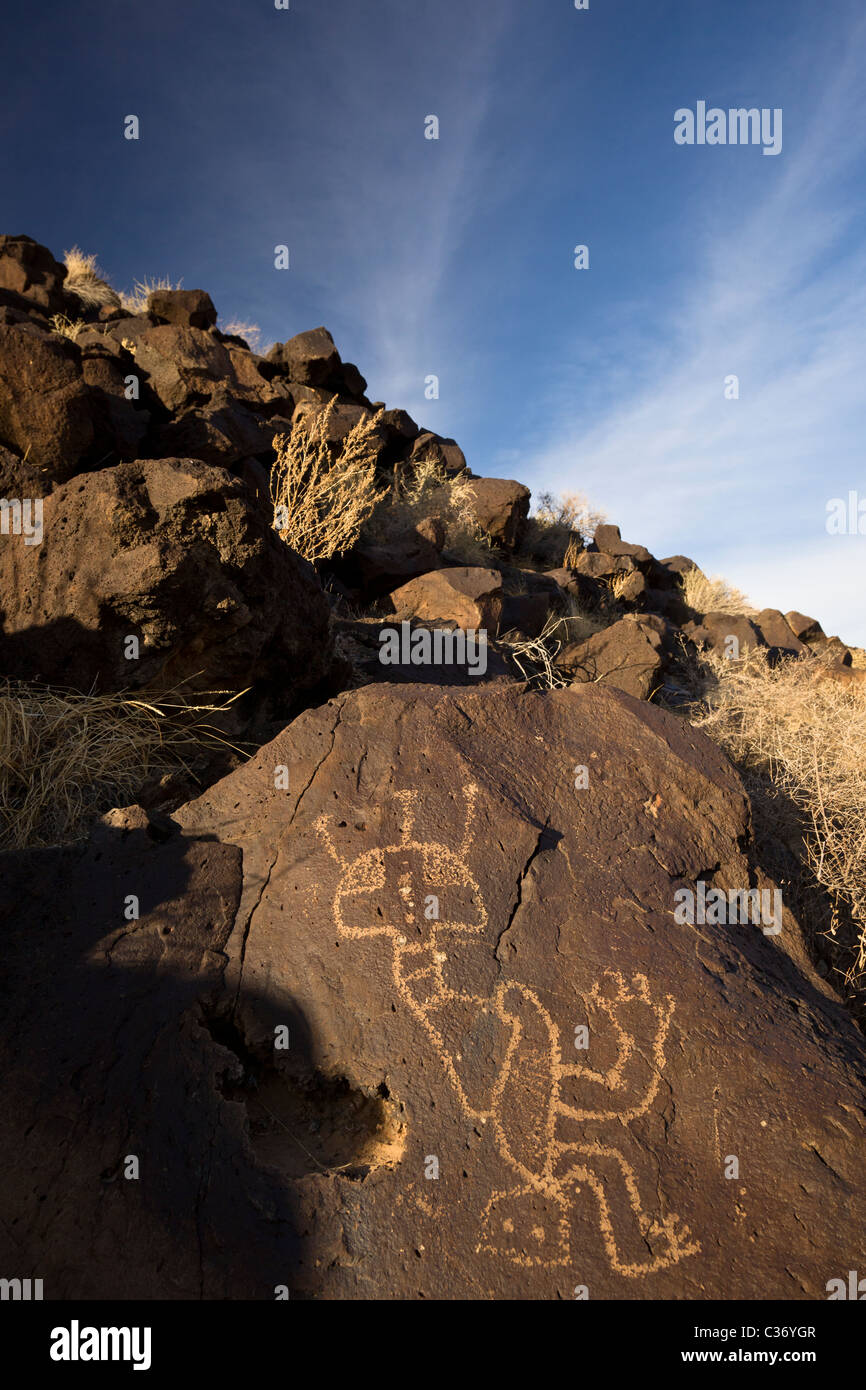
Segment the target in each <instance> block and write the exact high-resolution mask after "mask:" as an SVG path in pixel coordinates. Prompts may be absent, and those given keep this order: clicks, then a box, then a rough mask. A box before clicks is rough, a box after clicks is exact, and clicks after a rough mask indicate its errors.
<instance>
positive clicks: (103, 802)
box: [0, 681, 237, 849]
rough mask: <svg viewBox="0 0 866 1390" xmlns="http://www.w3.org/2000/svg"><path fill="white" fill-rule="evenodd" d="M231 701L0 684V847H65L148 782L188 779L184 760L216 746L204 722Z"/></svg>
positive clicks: (222, 743) (216, 737)
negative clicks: (176, 776) (165, 776)
mask: <svg viewBox="0 0 866 1390" xmlns="http://www.w3.org/2000/svg"><path fill="white" fill-rule="evenodd" d="M211 693H212V694H217V693H220V694H224V693H225V692H211ZM234 698H237V697H236V696H234V697H230V698H228V699H226V700H225V701H224V702H223V703H216V704H210V703H209V704H195V705H190V704H186V703H185V702H183V701H180V700H178V699H177V698H172V697H171V696H168V697H156V696H154V697H150V698H148V697H147V696H144V695H142V696H141V697H140V698H133V697H132V696H131V695H128V694H126V695H124V694H119V695H79V694H75V693H73V692H67V691H64V690H59V689H57V688H48V687H45V686H37V685H27V684H24V683H23V682H12V681H7V682H5V683H4V684H3V685H0V849H23V848H28V847H35V846H40V845H42V846H44V845H57V844H69V843H71V842H73V841H74V840H76V839H79V838H81V837H82V836H83V835H85V834H86V832H87V828H88V825H89V823H90V822H91V821H92V820H93V818H94V817H95V816H97V815H99V814H100V813H101V812H104V811H107V810H109V809H110V808H111V807H112V806H117V805H121V806H122V805H128V804H129V803H130V802H131V801H133V800H134V799H135V798H136V796H137V795H138V793H139V792H140V791H141V788H142V787H143V786H144V784H145V783H146V782H147V781H148V780H149V779H150V778H151V777H154V776H157V775H159V774H161V773H164V772H170V771H172V770H177V769H178V768H185V769H187V771H188V770H189V769H188V766H187V762H186V759H187V757H190V756H193V755H194V754H196V753H197V752H199V751H201V750H202V749H203V748H204V747H206V746H208V747H213V748H216V747H218V746H226V740H225V739H224V738H223V737H222V736H221V735H220V734H219V732H218V731H217V730H216V729H215V728H213V727H212V726H211V725H210V724H208V723H207V722H205V720H206V716H207V715H209V714H211V713H214V712H218V711H221V710H224V709H226V708H227V707H228V705H229V704H231V702H232V699H234Z"/></svg>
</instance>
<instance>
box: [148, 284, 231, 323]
mask: <svg viewBox="0 0 866 1390" xmlns="http://www.w3.org/2000/svg"><path fill="white" fill-rule="evenodd" d="M147 312H148V314H149V315H150V317H151V318H154V319H159V320H160V321H161V322H163V323H172V324H176V325H177V327H179V328H202V329H206V328H215V327H216V321H217V311H216V309H215V308H214V306H213V300H212V299H211V297H210V295H209V294H205V292H204V290H152V291H151V293H150V294H149V295H148V297H147Z"/></svg>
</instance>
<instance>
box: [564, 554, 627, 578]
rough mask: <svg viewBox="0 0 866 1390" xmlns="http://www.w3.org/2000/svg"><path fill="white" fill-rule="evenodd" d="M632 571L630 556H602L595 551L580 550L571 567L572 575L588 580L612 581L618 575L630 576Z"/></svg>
mask: <svg viewBox="0 0 866 1390" xmlns="http://www.w3.org/2000/svg"><path fill="white" fill-rule="evenodd" d="M634 569H635V562H634V560H633V559H632V558H631V556H630V555H607V554H604V555H603V554H601V552H600V551H595V550H582V551H581V552H580V554H579V555H578V556H577V558H576V559H575V562H574V565H573V571H574V573H576V574H585V575H587V576H588V577H589V578H590V579H614V578H615V577H616V576H617V575H620V574H631V573H632V572H633V570H634Z"/></svg>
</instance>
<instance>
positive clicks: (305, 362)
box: [267, 328, 342, 386]
mask: <svg viewBox="0 0 866 1390" xmlns="http://www.w3.org/2000/svg"><path fill="white" fill-rule="evenodd" d="M267 360H268V361H269V362H272V363H273V364H274V366H275V367H277V368H278V370H279V371H280V372H281V373H282V374H283V375H284V376H287V377H288V378H289V379H290V380H291V381H297V382H300V383H302V384H303V385H305V386H326V385H330V384H331V382H332V380H333V378H334V377H335V376H336V375H338V374H339V370H340V367H341V366H342V363H341V361H340V354H339V352H338V351H337V348H336V346H335V344H334V340H333V338H332V337H331V335H330V333H329V332H328V330H327V328H311V329H309V330H308V332H306V333H297V334H296V335H295V337H294V338H289V339H288V341H287V342H285V343H274V345H273V347H272V348H271V349H270V351H269V352H268V353H267Z"/></svg>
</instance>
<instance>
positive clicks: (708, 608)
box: [682, 569, 756, 614]
mask: <svg viewBox="0 0 866 1390" xmlns="http://www.w3.org/2000/svg"><path fill="white" fill-rule="evenodd" d="M682 584H683V593H684V595H685V600H686V603H687V604H688V605H689V608H691V609H692V610H693V611H694V612H695V613H701V614H703V613H742V614H747V613H754V612H755V611H756V610H755V609H754V608H753V607H752V605H751V604H750V602H749V600H748V599H747V598H746V595H745V594H744V593H741V591H740V590H739V589H735V588H734V586H733V585H732V584H729V583H728V582H727V580H726V579H722V578H721V577H720V576H719V575H714V576H713V577H712V578H711V579H710V578H708V577H707V576H706V575H705V574H704V572H703V570H699V569H693V570H687V571H686V573H685V574H684V575H683V580H682Z"/></svg>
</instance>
